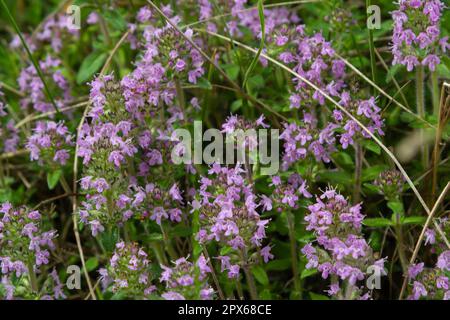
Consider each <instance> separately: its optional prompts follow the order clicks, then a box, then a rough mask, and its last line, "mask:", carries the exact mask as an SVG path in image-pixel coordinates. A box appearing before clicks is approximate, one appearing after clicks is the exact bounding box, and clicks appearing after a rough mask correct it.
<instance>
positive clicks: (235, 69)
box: [222, 64, 239, 81]
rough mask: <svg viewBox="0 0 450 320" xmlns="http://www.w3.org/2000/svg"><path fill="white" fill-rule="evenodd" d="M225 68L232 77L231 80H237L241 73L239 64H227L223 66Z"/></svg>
mask: <svg viewBox="0 0 450 320" xmlns="http://www.w3.org/2000/svg"><path fill="white" fill-rule="evenodd" d="M222 68H223V70H224V71H225V73H226V74H227V76H229V77H230V79H231V80H233V81H235V80H236V79H237V77H238V75H239V66H238V65H235V64H226V65H224V66H222Z"/></svg>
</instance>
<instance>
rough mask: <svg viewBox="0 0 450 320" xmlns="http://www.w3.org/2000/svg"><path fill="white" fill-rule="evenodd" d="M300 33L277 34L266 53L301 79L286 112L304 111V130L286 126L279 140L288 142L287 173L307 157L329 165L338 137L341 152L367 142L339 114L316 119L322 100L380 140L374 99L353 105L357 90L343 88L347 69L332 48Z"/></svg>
mask: <svg viewBox="0 0 450 320" xmlns="http://www.w3.org/2000/svg"><path fill="white" fill-rule="evenodd" d="M304 28H305V26H304V25H299V26H297V27H296V28H295V31H294V29H293V28H283V27H282V28H279V29H277V31H276V32H275V34H276V35H275V36H274V41H273V42H272V43H271V44H270V51H273V52H269V53H271V54H275V55H277V56H278V58H279V60H281V61H282V62H283V63H285V64H286V65H289V66H290V67H292V69H293V70H294V71H295V72H296V73H298V74H299V75H300V76H301V77H302V78H303V79H305V80H302V79H299V78H298V77H297V76H295V77H293V79H292V81H293V82H294V84H295V87H294V90H293V92H292V93H291V94H290V97H289V102H290V107H291V108H293V109H299V108H306V110H304V111H303V118H302V119H301V120H302V124H301V125H297V124H295V123H289V124H286V125H285V132H283V133H282V135H281V136H280V137H281V138H282V139H283V140H285V141H286V143H285V145H284V147H285V153H284V156H283V166H284V168H285V169H286V168H288V167H289V166H290V165H291V164H292V163H294V162H297V161H299V160H300V159H304V158H306V156H307V154H308V153H310V154H311V155H313V156H314V157H315V159H316V161H323V162H329V161H330V154H331V153H332V152H334V151H335V150H336V147H335V145H336V137H337V133H338V132H339V131H343V133H342V134H340V135H339V142H340V143H341V145H342V147H343V148H344V149H346V148H347V147H348V145H353V144H354V143H355V140H356V139H359V138H369V137H370V135H369V134H368V133H367V132H366V131H364V130H362V128H361V127H360V126H359V125H358V123H357V122H356V121H354V120H352V119H348V117H347V116H346V115H345V114H344V113H343V112H342V111H341V110H338V109H336V110H334V111H333V113H332V115H331V116H330V117H329V118H325V119H326V120H324V117H323V116H321V117H319V116H318V114H319V112H320V111H319V109H318V108H321V107H323V106H324V105H325V104H326V99H325V95H324V94H326V95H328V96H330V97H332V98H334V99H335V100H337V101H338V102H339V103H340V105H341V106H342V107H344V108H345V109H347V111H348V112H349V113H350V114H352V116H354V117H355V118H356V119H357V120H358V121H360V122H361V123H362V124H364V125H365V126H366V127H367V128H368V129H369V131H370V132H371V133H373V134H376V133H377V134H380V135H382V134H383V131H382V127H383V120H382V118H381V115H380V111H381V109H380V108H379V107H378V106H377V105H376V103H375V98H374V97H370V98H369V99H357V98H356V97H355V96H356V95H357V92H358V90H357V88H356V85H354V84H349V83H347V77H348V75H347V74H346V71H345V63H344V62H343V61H342V60H341V59H339V58H336V57H335V50H334V49H333V47H332V46H331V43H330V42H328V41H326V40H325V38H324V37H323V35H322V34H321V33H315V34H314V35H312V36H309V35H307V34H306V32H305V30H304ZM311 84H312V85H314V86H315V87H316V88H313V87H312V86H311ZM320 110H321V109H320Z"/></svg>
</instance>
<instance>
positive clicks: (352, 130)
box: [333, 91, 384, 149]
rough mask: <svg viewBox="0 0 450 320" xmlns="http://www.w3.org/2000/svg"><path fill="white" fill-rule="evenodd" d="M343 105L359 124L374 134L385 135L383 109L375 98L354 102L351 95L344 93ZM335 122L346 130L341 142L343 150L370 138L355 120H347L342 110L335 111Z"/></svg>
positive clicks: (342, 97) (342, 96)
mask: <svg viewBox="0 0 450 320" xmlns="http://www.w3.org/2000/svg"><path fill="white" fill-rule="evenodd" d="M340 103H341V105H342V106H343V107H345V108H346V109H347V110H348V111H349V112H350V113H351V114H352V115H353V116H354V117H355V118H356V119H357V120H359V122H361V123H362V124H364V125H365V127H366V128H367V129H368V130H369V131H370V132H371V133H372V134H379V135H384V131H383V129H382V128H383V119H382V118H381V113H380V112H381V108H379V107H378V106H377V105H376V102H375V98H374V97H371V98H369V99H368V100H356V101H355V100H352V99H351V97H350V94H349V93H348V92H346V91H344V92H343V93H342V94H341V101H340ZM333 117H334V119H335V121H336V122H337V123H339V124H341V126H342V127H343V129H344V133H343V134H341V136H340V139H339V142H340V143H341V145H342V148H343V149H347V147H348V145H353V144H354V143H355V140H356V139H358V138H360V137H363V138H370V135H369V134H368V133H367V132H366V131H365V130H363V129H362V128H361V126H359V125H358V123H357V122H356V121H355V120H352V119H345V118H346V117H345V116H344V114H343V112H342V111H340V110H334V111H333Z"/></svg>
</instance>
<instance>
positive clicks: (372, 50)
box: [366, 0, 377, 91]
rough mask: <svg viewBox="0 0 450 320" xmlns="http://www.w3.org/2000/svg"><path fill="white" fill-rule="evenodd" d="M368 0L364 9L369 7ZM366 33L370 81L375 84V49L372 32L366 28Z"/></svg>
mask: <svg viewBox="0 0 450 320" xmlns="http://www.w3.org/2000/svg"><path fill="white" fill-rule="evenodd" d="M370 2H371V1H370V0H366V9H367V8H368V7H370ZM368 32H369V51H370V68H371V71H372V81H373V82H374V83H377V79H376V74H375V71H376V65H375V47H374V44H373V30H372V29H370V28H368ZM372 89H373V91H375V88H372Z"/></svg>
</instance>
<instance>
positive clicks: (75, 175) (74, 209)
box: [72, 30, 130, 300]
mask: <svg viewBox="0 0 450 320" xmlns="http://www.w3.org/2000/svg"><path fill="white" fill-rule="evenodd" d="M129 32H130V31H129V30H128V31H127V32H125V34H124V35H123V36H122V37H121V38H120V40H119V41H118V42H117V44H116V45H115V46H114V48H113V49H112V50H111V52H110V54H109V56H108V59H107V60H106V62H105V64H104V65H103V68H102V70H101V72H100V75H99V76H100V77H101V76H103V75H104V74H105V72H106V70H107V69H108V66H109V64H110V63H111V60H112V58H113V56H114V54H115V53H116V52H117V50H118V49H119V47H120V45H121V44H122V43H123V42H124V41H125V39H126V38H127V36H128V34H129ZM89 106H90V102H88V104H87V106H86V108H85V109H84V112H83V116H82V117H81V120H80V123H79V124H78V127H77V136H76V141H78V137H79V136H80V132H81V128H82V126H83V124H84V121H85V119H86V117H87V114H88V112H89ZM77 155H78V143H77V144H76V146H75V158H74V161H73V182H72V190H73V194H74V196H73V207H72V219H73V231H74V234H75V240H76V242H77V247H78V252H79V254H80V258H81V264H82V266H83V272H84V275H85V277H86V281H87V283H88V287H89V293H90V296H91V297H92V299H93V300H96V299H97V298H96V297H95V293H94V288H93V287H92V283H91V280H90V278H89V274H88V272H87V269H86V262H85V259H84V254H83V248H82V246H81V239H80V233H79V231H78V222H77V218H76V212H77V209H78V202H77V196H76V194H77V187H78V183H77V180H78V156H77Z"/></svg>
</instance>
